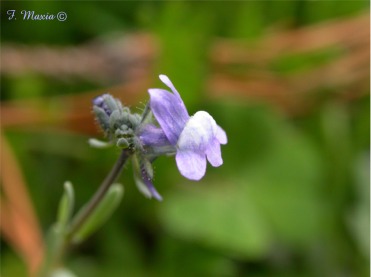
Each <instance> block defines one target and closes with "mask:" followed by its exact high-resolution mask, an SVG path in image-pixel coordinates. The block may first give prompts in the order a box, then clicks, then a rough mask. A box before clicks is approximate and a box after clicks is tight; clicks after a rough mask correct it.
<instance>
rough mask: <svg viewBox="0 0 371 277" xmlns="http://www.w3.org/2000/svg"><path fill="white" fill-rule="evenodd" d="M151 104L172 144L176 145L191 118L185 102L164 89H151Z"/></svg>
mask: <svg viewBox="0 0 371 277" xmlns="http://www.w3.org/2000/svg"><path fill="white" fill-rule="evenodd" d="M148 92H149V94H150V97H151V100H150V106H151V110H152V112H153V114H154V115H155V117H156V119H157V121H158V123H159V124H160V126H161V128H162V130H163V131H164V133H165V135H166V137H167V138H168V140H169V141H170V143H171V144H173V145H175V144H176V142H177V141H178V138H179V135H180V133H181V132H182V130H183V128H184V125H185V124H186V122H187V120H188V119H189V115H188V112H187V110H186V109H185V107H184V104H183V102H182V101H181V102H179V99H178V98H177V96H175V95H174V94H172V93H170V92H168V91H166V90H163V89H149V90H148Z"/></svg>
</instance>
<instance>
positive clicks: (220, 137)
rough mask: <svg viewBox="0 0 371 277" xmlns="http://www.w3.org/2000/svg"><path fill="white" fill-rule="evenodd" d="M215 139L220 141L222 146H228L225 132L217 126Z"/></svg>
mask: <svg viewBox="0 0 371 277" xmlns="http://www.w3.org/2000/svg"><path fill="white" fill-rule="evenodd" d="M215 137H216V138H217V139H218V141H219V143H220V144H227V142H228V139H227V134H226V133H225V131H224V130H223V129H222V128H221V127H220V126H219V125H218V126H216V134H215Z"/></svg>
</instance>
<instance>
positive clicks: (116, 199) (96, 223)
mask: <svg viewBox="0 0 371 277" xmlns="http://www.w3.org/2000/svg"><path fill="white" fill-rule="evenodd" d="M123 194H124V189H123V187H122V185H121V184H113V185H112V186H111V187H110V188H109V190H108V191H107V193H106V195H105V196H104V198H103V199H102V201H101V202H100V203H99V205H98V206H97V208H96V209H95V211H94V212H93V213H92V214H91V215H90V217H89V218H88V219H87V220H86V222H85V224H83V225H82V226H81V227H80V229H79V230H77V232H76V234H75V235H74V237H73V238H72V241H73V242H75V243H78V242H81V241H83V240H84V239H86V238H87V237H88V236H89V235H91V234H92V233H93V232H95V231H96V230H97V229H98V228H99V227H100V226H102V225H103V223H105V222H106V221H107V220H108V219H109V217H110V216H111V215H112V213H113V212H114V211H115V209H116V208H117V207H118V205H119V204H120V201H121V199H122V196H123Z"/></svg>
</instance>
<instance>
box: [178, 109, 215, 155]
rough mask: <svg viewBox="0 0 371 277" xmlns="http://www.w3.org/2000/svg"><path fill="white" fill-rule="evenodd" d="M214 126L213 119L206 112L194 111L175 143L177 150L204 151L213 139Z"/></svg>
mask: <svg viewBox="0 0 371 277" xmlns="http://www.w3.org/2000/svg"><path fill="white" fill-rule="evenodd" d="M216 126H217V125H216V123H215V120H214V119H213V118H212V117H211V115H209V114H208V113H207V112H204V111H199V112H197V113H195V115H194V116H192V117H191V118H190V119H189V120H188V122H187V124H186V125H185V127H184V129H183V131H182V133H181V134H180V137H179V140H178V143H177V146H178V148H179V150H180V151H182V150H187V149H188V150H193V151H199V152H204V151H205V150H206V149H207V147H208V145H209V143H210V142H211V141H212V140H213V139H214V136H215V132H216Z"/></svg>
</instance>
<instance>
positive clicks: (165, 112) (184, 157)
mask: <svg viewBox="0 0 371 277" xmlns="http://www.w3.org/2000/svg"><path fill="white" fill-rule="evenodd" d="M159 77H160V80H161V81H162V82H163V83H164V84H165V85H167V86H168V87H169V88H170V89H171V91H172V93H171V92H169V91H167V90H164V89H157V88H156V89H149V90H148V92H149V94H150V97H151V99H150V108H151V111H152V112H153V114H154V116H155V118H156V120H157V121H158V123H159V125H160V127H161V129H159V128H157V127H155V126H154V125H147V126H146V127H145V128H144V129H143V130H142V132H141V134H140V136H139V137H140V139H141V141H142V142H143V144H144V145H148V146H154V147H156V146H157V147H159V146H165V145H166V144H168V145H170V146H172V147H173V148H175V149H176V157H175V159H176V163H177V166H178V169H179V171H180V173H181V174H182V175H183V176H184V177H186V178H188V179H191V180H200V179H201V178H202V177H203V176H204V175H205V171H206V159H207V160H208V161H209V162H210V164H211V165H212V166H215V167H217V166H220V165H222V164H223V160H222V156H221V150H220V144H226V143H227V135H226V133H225V132H224V130H223V129H222V128H220V127H219V126H218V125H217V124H216V122H215V120H214V119H213V118H212V116H211V115H209V114H208V113H207V112H205V111H199V112H197V113H196V114H195V115H194V116H191V117H190V116H189V114H188V112H187V109H186V107H185V105H184V103H183V100H182V98H181V97H180V95H179V93H178V91H177V90H176V89H175V87H174V85H173V84H172V82H171V81H170V79H169V78H168V77H167V76H165V75H160V76H159Z"/></svg>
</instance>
